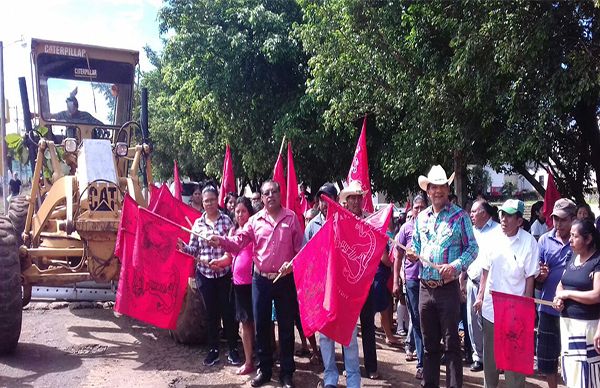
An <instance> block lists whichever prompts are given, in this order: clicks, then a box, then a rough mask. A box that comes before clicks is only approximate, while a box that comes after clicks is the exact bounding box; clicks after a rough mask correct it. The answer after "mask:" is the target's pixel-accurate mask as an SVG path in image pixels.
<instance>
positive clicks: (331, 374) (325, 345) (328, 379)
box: [319, 327, 360, 388]
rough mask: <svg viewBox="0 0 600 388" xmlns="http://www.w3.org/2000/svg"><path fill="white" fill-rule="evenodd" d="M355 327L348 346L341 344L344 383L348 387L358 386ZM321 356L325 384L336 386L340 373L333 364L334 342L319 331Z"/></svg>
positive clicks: (358, 369) (358, 370)
mask: <svg viewBox="0 0 600 388" xmlns="http://www.w3.org/2000/svg"><path fill="white" fill-rule="evenodd" d="M356 336H357V328H356V327H355V328H354V332H352V339H351V340H350V344H349V345H348V346H343V354H344V364H345V368H346V385H347V387H348V388H358V387H360V361H359V359H358V340H357V339H356ZM319 345H320V346H321V356H322V357H323V365H324V366H325V374H324V378H323V380H324V382H325V385H335V386H337V383H338V379H339V377H340V373H339V371H338V368H337V365H336V364H335V342H334V341H333V340H332V339H331V338H329V337H327V336H326V335H325V334H322V333H319Z"/></svg>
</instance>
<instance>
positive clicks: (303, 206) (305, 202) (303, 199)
mask: <svg viewBox="0 0 600 388" xmlns="http://www.w3.org/2000/svg"><path fill="white" fill-rule="evenodd" d="M311 207H312V205H311V203H310V202H308V198H306V195H305V194H304V191H302V192H301V193H300V210H301V211H302V215H304V213H306V211H307V210H308V209H310V208H311Z"/></svg>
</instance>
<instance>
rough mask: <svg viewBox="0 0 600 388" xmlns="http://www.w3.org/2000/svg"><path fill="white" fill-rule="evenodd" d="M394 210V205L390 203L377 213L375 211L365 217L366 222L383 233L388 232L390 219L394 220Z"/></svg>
mask: <svg viewBox="0 0 600 388" xmlns="http://www.w3.org/2000/svg"><path fill="white" fill-rule="evenodd" d="M393 210H394V205H392V204H391V203H390V204H388V205H387V206H386V207H384V208H381V209H379V210H378V211H377V213H373V214H371V215H370V216H368V217H367V218H365V222H366V223H367V224H369V225H371V226H372V227H374V228H375V229H377V230H378V231H380V232H381V233H386V232H387V229H388V226H389V225H390V221H391V220H392V212H393Z"/></svg>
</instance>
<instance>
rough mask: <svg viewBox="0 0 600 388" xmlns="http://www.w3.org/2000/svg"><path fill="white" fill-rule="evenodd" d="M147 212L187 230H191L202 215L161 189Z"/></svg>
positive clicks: (166, 190)
mask: <svg viewBox="0 0 600 388" xmlns="http://www.w3.org/2000/svg"><path fill="white" fill-rule="evenodd" d="M163 187H165V186H163ZM148 210H150V211H152V212H154V213H156V214H158V215H160V216H162V217H165V218H166V219H168V220H169V221H172V222H174V223H176V224H178V225H181V226H184V227H186V228H188V229H191V227H192V225H193V224H194V221H196V219H197V218H199V217H200V216H201V215H202V213H201V212H199V211H198V210H196V209H194V208H193V207H191V206H190V205H187V204H185V203H183V202H182V201H180V200H178V199H176V198H175V197H173V195H171V192H170V191H169V190H168V189H166V188H165V189H162V187H161V190H160V192H159V194H158V198H157V199H156V202H154V203H153V206H152V207H149V209H148ZM186 218H187V219H186ZM188 220H189V222H188Z"/></svg>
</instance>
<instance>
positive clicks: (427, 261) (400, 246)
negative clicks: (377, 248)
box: [389, 238, 440, 271]
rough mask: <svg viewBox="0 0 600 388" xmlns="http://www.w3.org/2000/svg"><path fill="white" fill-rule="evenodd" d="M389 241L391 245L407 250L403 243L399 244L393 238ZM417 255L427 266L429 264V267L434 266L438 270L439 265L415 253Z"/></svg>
mask: <svg viewBox="0 0 600 388" xmlns="http://www.w3.org/2000/svg"><path fill="white" fill-rule="evenodd" d="M389 242H390V243H391V244H392V245H395V246H397V247H399V248H402V249H403V250H404V251H407V250H408V248H407V247H406V246H404V245H402V244H400V243H399V242H398V241H396V240H394V239H393V238H390V239H389ZM417 257H418V258H419V260H421V261H422V262H423V263H425V264H427V265H428V266H430V267H433V268H435V269H437V270H438V271H439V268H440V266H439V265H438V264H434V263H432V262H431V261H430V260H429V259H426V258H424V257H423V256H419V255H417Z"/></svg>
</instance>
